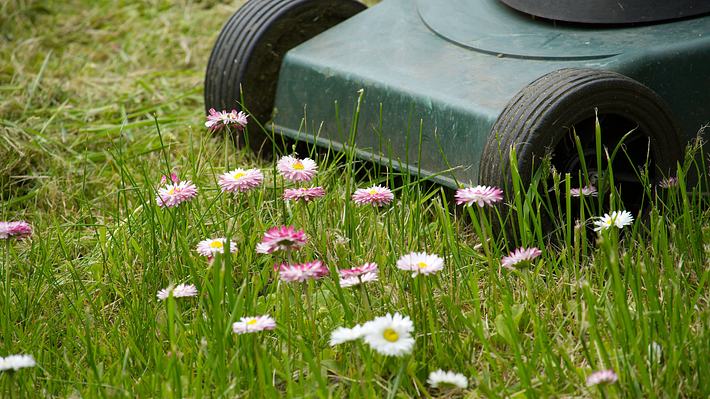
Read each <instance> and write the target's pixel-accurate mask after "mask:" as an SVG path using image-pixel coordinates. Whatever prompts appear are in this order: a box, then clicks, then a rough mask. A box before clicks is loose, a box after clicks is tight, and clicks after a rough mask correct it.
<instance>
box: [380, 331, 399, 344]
mask: <svg viewBox="0 0 710 399" xmlns="http://www.w3.org/2000/svg"><path fill="white" fill-rule="evenodd" d="M382 337H384V339H386V340H387V341H389V342H397V340H399V334H397V331H395V330H394V329H392V328H385V331H384V332H383V333H382Z"/></svg>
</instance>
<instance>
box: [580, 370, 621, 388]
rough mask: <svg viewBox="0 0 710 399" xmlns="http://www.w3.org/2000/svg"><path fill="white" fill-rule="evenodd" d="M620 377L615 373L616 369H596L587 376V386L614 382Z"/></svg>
mask: <svg viewBox="0 0 710 399" xmlns="http://www.w3.org/2000/svg"><path fill="white" fill-rule="evenodd" d="M618 379H619V377H618V376H617V375H616V373H614V370H600V371H595V372H593V373H592V374H590V375H589V377H587V386H588V387H591V386H594V385H598V384H613V383H615V382H616V381H617V380H618Z"/></svg>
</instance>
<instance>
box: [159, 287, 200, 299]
mask: <svg viewBox="0 0 710 399" xmlns="http://www.w3.org/2000/svg"><path fill="white" fill-rule="evenodd" d="M171 292H172V294H173V298H184V297H190V296H195V295H197V288H196V287H195V286H194V285H192V284H180V285H178V286H177V287H175V288H173V287H168V288H163V289H162V290H160V291H158V295H157V296H158V300H161V301H163V300H165V299H168V297H169V296H170V293H171Z"/></svg>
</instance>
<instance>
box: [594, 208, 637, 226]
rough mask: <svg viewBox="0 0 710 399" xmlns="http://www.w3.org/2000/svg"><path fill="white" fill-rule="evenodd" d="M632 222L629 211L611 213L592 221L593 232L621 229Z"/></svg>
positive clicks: (632, 218)
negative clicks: (611, 228) (613, 228)
mask: <svg viewBox="0 0 710 399" xmlns="http://www.w3.org/2000/svg"><path fill="white" fill-rule="evenodd" d="M633 222H634V217H633V215H631V212H629V211H613V212H612V213H611V214H608V213H605V214H604V216H602V217H600V218H597V220H595V221H594V225H595V226H596V227H595V228H594V231H602V230H607V229H609V228H610V227H616V228H619V229H621V228H623V227H624V226H628V225H630V224H632V223H633Z"/></svg>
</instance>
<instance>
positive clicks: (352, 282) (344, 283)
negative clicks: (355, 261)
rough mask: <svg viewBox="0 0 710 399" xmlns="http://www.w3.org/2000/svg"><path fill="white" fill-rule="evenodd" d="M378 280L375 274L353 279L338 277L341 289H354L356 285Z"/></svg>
mask: <svg viewBox="0 0 710 399" xmlns="http://www.w3.org/2000/svg"><path fill="white" fill-rule="evenodd" d="M377 280H379V276H378V275H377V273H365V274H361V275H359V276H353V277H342V276H341V277H340V286H341V287H343V288H348V287H354V286H356V285H360V284H364V283H369V282H371V281H377Z"/></svg>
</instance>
